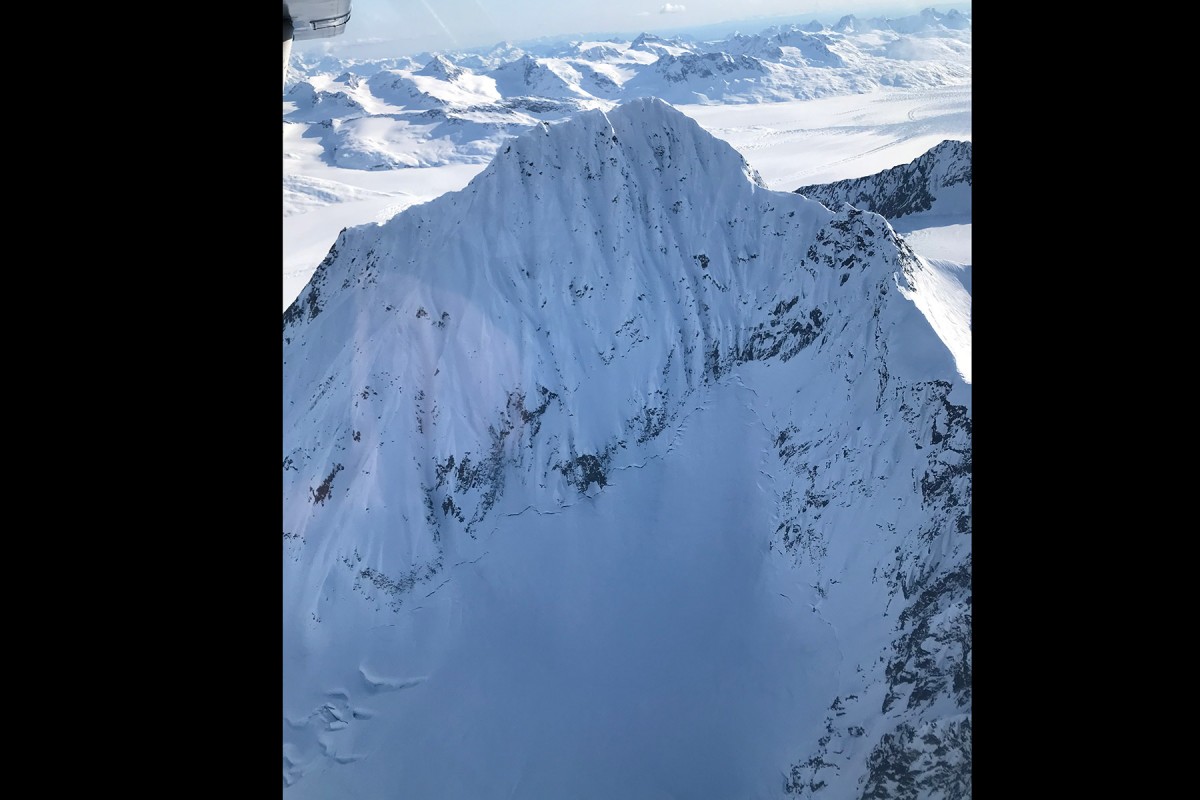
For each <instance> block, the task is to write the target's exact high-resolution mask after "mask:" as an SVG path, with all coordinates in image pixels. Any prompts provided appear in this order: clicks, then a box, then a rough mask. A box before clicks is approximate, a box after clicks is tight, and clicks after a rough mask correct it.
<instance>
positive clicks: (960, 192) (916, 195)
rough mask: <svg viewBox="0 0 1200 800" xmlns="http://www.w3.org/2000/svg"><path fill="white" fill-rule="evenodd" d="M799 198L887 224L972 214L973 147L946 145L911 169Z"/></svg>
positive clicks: (806, 189) (816, 188)
mask: <svg viewBox="0 0 1200 800" xmlns="http://www.w3.org/2000/svg"><path fill="white" fill-rule="evenodd" d="M796 193H797V194H802V195H804V196H805V197H810V198H812V199H813V200H817V201H820V202H821V203H824V204H825V205H826V206H828V207H829V208H839V207H840V206H841V204H842V203H849V204H851V205H853V206H857V207H858V208H861V209H864V210H866V211H874V212H875V213H877V214H882V215H883V216H885V217H887V218H888V219H889V220H896V219H899V218H900V217H904V216H908V215H911V214H919V213H928V214H937V215H943V216H946V215H966V216H970V214H971V143H970V142H957V141H950V140H947V141H944V142H942V143H941V144H939V145H937V146H936V147H933V148H931V149H930V150H929V151H927V152H926V153H924V154H922V155H921V156H918V157H917V158H915V159H913V161H912V162H911V163H909V164H903V165H901V166H897V167H892V168H891V169H885V170H883V171H882V172H878V173H876V174H874V175H867V176H865V177H862V178H852V179H848V180H843V181H836V182H834V183H825V184H817V185H812V186H801V187H800V188H799V189H796Z"/></svg>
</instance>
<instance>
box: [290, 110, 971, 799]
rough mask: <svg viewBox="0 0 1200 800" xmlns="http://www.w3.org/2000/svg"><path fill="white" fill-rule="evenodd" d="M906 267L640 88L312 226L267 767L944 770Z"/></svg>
mask: <svg viewBox="0 0 1200 800" xmlns="http://www.w3.org/2000/svg"><path fill="white" fill-rule="evenodd" d="M924 268H925V267H924V265H923V263H922V260H921V259H920V258H919V257H917V256H916V255H915V254H914V253H913V252H912V250H911V249H910V248H909V247H908V246H907V245H906V244H905V243H904V241H903V240H902V239H900V238H898V237H897V236H896V235H895V233H894V231H893V230H892V229H891V227H890V226H889V225H888V223H887V221H886V220H885V219H884V218H883V217H881V216H879V215H877V214H873V213H871V212H868V211H863V210H860V209H857V208H853V207H850V206H846V205H843V206H840V207H839V208H838V209H836V210H831V209H830V208H827V207H826V206H824V205H822V204H820V203H818V202H816V201H815V200H811V199H809V198H806V197H804V196H801V195H799V194H794V193H790V192H776V191H771V190H768V189H766V188H765V187H764V186H763V184H762V183H761V181H757V180H755V173H754V171H753V170H752V169H751V168H750V167H749V165H748V164H747V163H746V162H745V160H744V159H743V158H742V157H741V156H740V155H739V154H738V153H737V152H736V151H735V150H734V149H733V148H732V147H730V146H729V145H728V144H727V143H725V142H723V141H721V140H719V139H716V138H715V137H713V136H712V135H711V134H709V133H707V132H706V131H704V130H703V129H702V128H700V126H699V125H698V124H696V123H695V122H694V121H693V120H692V119H690V118H689V117H687V116H685V115H683V114H682V113H681V112H678V111H677V110H676V109H674V108H673V107H671V106H670V105H668V104H667V103H665V102H663V101H662V100H660V99H656V98H642V99H638V100H634V101H630V102H628V103H625V104H624V105H621V106H618V107H616V108H614V109H612V110H611V111H608V112H607V113H605V112H602V111H599V110H593V111H586V112H583V113H580V114H577V115H575V116H573V117H571V118H570V119H568V120H566V121H563V122H561V123H557V124H552V125H547V124H544V123H543V124H541V125H539V126H537V127H535V128H534V129H532V130H531V131H529V132H526V133H524V134H522V135H521V136H519V137H517V138H515V139H513V140H511V141H510V142H508V143H507V144H506V145H505V146H504V147H502V148H501V150H500V151H499V152H498V153H497V154H496V156H495V157H494V159H493V160H492V162H491V163H490V164H489V165H488V167H487V168H486V169H485V170H484V171H483V172H482V173H480V174H479V175H478V176H476V177H475V178H474V179H473V180H472V181H471V182H470V183H469V184H468V185H467V186H466V187H465V188H464V189H463V190H461V191H458V192H453V193H449V194H445V195H442V196H441V197H438V198H437V199H435V200H432V201H430V202H428V203H425V204H422V205H415V206H411V207H409V208H407V209H406V210H404V211H403V212H401V213H399V214H397V215H395V216H394V217H392V218H391V219H390V220H388V221H387V222H385V223H383V224H381V225H374V224H372V225H364V226H360V227H356V228H350V229H347V230H344V231H343V232H342V234H341V235H340V236H339V237H338V240H337V242H336V243H335V244H334V246H333V247H332V248H331V249H330V251H329V254H328V256H327V257H326V259H325V260H324V262H322V264H321V266H320V267H319V268H318V269H317V271H316V273H315V274H314V275H313V277H312V279H311V280H310V282H309V284H308V285H307V286H306V287H305V289H304V290H303V291H302V292H301V294H300V296H299V298H298V299H297V300H296V302H295V303H293V304H292V306H291V307H289V309H288V311H287V312H285V314H284V318H283V340H284V343H283V353H284V379H283V384H284V393H283V407H284V417H283V418H284V453H283V456H284V458H283V481H284V491H283V495H284V502H283V505H284V514H283V537H284V581H283V595H284V609H285V613H284V625H283V628H284V650H285V659H286V663H287V670H286V674H285V687H284V705H285V708H284V726H285V727H284V739H285V746H284V760H283V772H284V782H285V785H286V786H287V787H288V789H287V791H288V792H289V793H290V795H289V796H290V797H292V798H295V800H300V799H301V798H308V797H314V798H317V797H334V796H360V797H387V796H392V795H393V794H394V792H395V791H396V790H397V788H398V787H402V788H403V789H404V790H406V791H410V792H411V793H412V794H413V795H414V796H422V797H481V796H486V795H488V794H489V793H490V792H491V793H494V789H495V787H496V786H505V787H514V788H513V791H512V792H510V794H512V796H513V797H531V798H532V797H563V796H576V797H580V798H588V800H590V798H610V797H647V796H649V794H648V790H647V787H653V788H654V789H655V790H656V791H657V790H658V788H659V787H661V789H662V792H665V793H669V794H672V795H674V796H681V797H702V796H720V797H779V796H782V795H783V793H784V792H787V793H804V794H807V795H808V796H812V797H817V798H821V800H825V799H826V798H836V797H849V796H868V797H883V796H894V795H896V794H899V793H900V792H899V791H890V790H891V789H892V787H893V784H895V783H896V782H902V783H904V787H903V788H904V789H905V791H906V792H907V790H908V788H911V785H914V784H915V785H917V786H919V787H921V788H922V789H932V788H943V787H947V786H949V787H951V788H954V787H956V786H958V785H959V784H961V782H962V780H963V776H964V774H965V775H966V776H967V779H968V780H969V772H970V749H969V738H970V687H971V682H970V646H969V645H970V641H969V640H970V580H969V579H970V563H971V562H970V558H971V556H970V529H971V475H970V470H971V456H970V452H971V416H970V386H969V384H966V383H964V382H963V381H961V380H959V379H958V378H957V376H956V373H955V367H954V361H953V358H952V356H951V354H950V352H949V351H948V350H947V348H946V347H945V345H944V344H943V342H942V341H941V340H939V338H938V334H937V333H936V332H935V329H934V328H933V327H932V326H931V325H930V323H929V322H928V321H927V317H926V315H925V312H924V311H923V310H922V309H921V308H919V306H918V303H917V302H915V301H914V297H916V298H917V299H918V300H919V299H920V293H921V292H922V291H923V290H924V289H923V284H922V280H921V272H922V270H923V269H924ZM933 299H934V300H936V298H933ZM713 687H718V689H719V690H718V691H714V688H713ZM517 719H520V720H522V721H523V723H522V724H521V725H513V721H514V720H517ZM431 731H434V732H436V735H431ZM647 752H654V753H655V758H654V759H650V760H647V759H646V757H645V754H646V753H647ZM697 754H700V756H702V757H698V756H697ZM464 759H469V760H470V763H471V765H472V769H471V770H467V771H463V770H462V769H461V765H462V763H463V762H464ZM781 776H782V777H783V783H784V785H783V786H781V780H780V779H781ZM822 790H824V791H823V793H820V794H818V792H822ZM889 792H890V793H889ZM908 793H909V794H913V795H914V796H915V794H914V792H908ZM927 795H928V796H931V797H932V796H939V795H937V794H936V792H932V791H929V792H927ZM946 796H958V795H954V794H952V793H951V791H950V790H949V789H947V790H946Z"/></svg>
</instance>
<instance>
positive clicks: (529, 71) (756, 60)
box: [284, 9, 971, 170]
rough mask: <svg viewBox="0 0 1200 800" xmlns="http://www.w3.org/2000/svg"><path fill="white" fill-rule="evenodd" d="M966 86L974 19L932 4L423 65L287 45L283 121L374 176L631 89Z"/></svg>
mask: <svg viewBox="0 0 1200 800" xmlns="http://www.w3.org/2000/svg"><path fill="white" fill-rule="evenodd" d="M970 81H971V24H970V17H969V16H968V15H964V14H960V13H959V12H956V11H951V12H950V13H948V14H941V13H939V12H936V11H934V10H932V9H928V10H926V11H924V12H922V13H921V14H919V15H915V16H912V17H902V18H899V19H884V18H874V19H869V20H858V19H856V18H854V17H845V18H843V19H842V20H840V21H839V22H838V23H837V24H835V25H833V26H831V27H827V26H823V25H821V24H819V23H815V22H814V23H809V24H807V25H791V26H788V27H778V26H776V27H772V28H768V29H766V30H764V31H762V32H761V33H758V34H753V35H743V34H733V35H730V36H727V37H725V38H723V39H719V40H715V41H705V42H698V41H694V40H691V39H688V38H685V37H671V38H668V37H661V36H655V35H652V34H648V33H643V34H641V35H639V36H637V37H635V38H634V39H633V40H632V41H576V42H570V43H560V44H556V45H540V46H537V47H533V46H529V47H528V48H527V49H526V48H522V47H520V46H517V45H515V44H512V43H507V42H505V43H501V44H499V45H496V46H495V47H493V48H490V49H482V50H477V51H467V52H447V53H438V54H422V55H421V56H420V57H419V58H418V59H411V58H393V59H386V60H374V61H353V60H339V59H335V58H332V57H330V56H321V57H314V56H307V57H306V56H304V55H301V54H298V53H296V54H293V56H292V67H291V69H290V70H289V78H288V81H287V82H286V87H287V88H286V91H285V94H284V101H285V103H286V105H285V112H284V121H285V122H287V123H290V124H296V125H303V126H305V127H306V129H307V130H306V133H305V136H308V137H311V138H315V139H317V140H318V141H320V142H321V143H322V145H323V148H324V152H325V158H326V159H327V160H328V161H329V163H330V164H333V165H336V166H339V167H344V168H349V169H365V170H382V169H397V168H403V167H410V166H434V165H440V164H447V163H486V162H487V160H488V159H490V158H491V157H492V156H493V155H494V154H495V152H496V150H497V149H498V148H499V147H500V146H501V144H502V143H503V142H504V141H506V140H508V139H510V138H511V137H512V136H514V135H516V134H518V133H520V132H522V131H525V130H529V129H531V128H532V127H534V126H535V125H537V124H538V123H541V122H548V123H554V122H559V121H561V120H563V119H566V118H567V117H569V116H571V115H572V114H575V113H576V112H578V111H583V110H588V109H603V110H606V109H610V108H613V107H614V106H615V105H616V104H617V103H620V102H623V101H625V100H628V99H632V98H637V97H658V98H660V99H663V100H666V101H667V102H669V103H672V104H688V103H759V102H774V101H783V100H795V99H812V98H817V97H828V96H832V95H841V94H853V93H861V92H868V91H872V90H875V89H878V88H880V87H901V88H908V89H920V88H929V87H935V86H945V85H966V84H969V83H970ZM438 142H444V145H439V144H438Z"/></svg>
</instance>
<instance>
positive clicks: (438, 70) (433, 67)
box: [414, 55, 466, 81]
mask: <svg viewBox="0 0 1200 800" xmlns="http://www.w3.org/2000/svg"><path fill="white" fill-rule="evenodd" d="M465 72H466V70H464V69H463V68H462V67H459V66H457V65H456V64H455V63H454V62H453V61H451V60H450V59H448V58H446V57H445V56H443V55H436V56H434V57H433V58H432V59H430V61H429V63H428V64H426V65H425V66H424V67H422V68H421V69H420V70H418V71H417V72H415V73H414V74H415V75H426V76H429V77H431V78H438V79H440V80H444V81H453V80H454V79H455V78H457V77H459V76H460V75H463V74H464V73H465Z"/></svg>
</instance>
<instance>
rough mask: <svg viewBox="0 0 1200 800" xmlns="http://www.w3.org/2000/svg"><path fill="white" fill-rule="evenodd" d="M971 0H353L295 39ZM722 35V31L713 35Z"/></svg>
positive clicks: (375, 46)
mask: <svg viewBox="0 0 1200 800" xmlns="http://www.w3.org/2000/svg"><path fill="white" fill-rule="evenodd" d="M970 7H971V5H970V2H950V3H947V4H938V3H936V2H930V1H929V0H912V2H908V1H907V0H893V1H892V2H888V0H675V1H674V2H661V0H660V1H657V2H656V1H655V0H601V1H600V2H596V1H595V0H590V1H589V2H578V1H576V2H572V0H352V4H351V14H350V23H349V24H348V25H347V27H346V32H345V33H344V34H342V35H341V36H338V37H334V38H331V39H322V40H316V41H311V42H297V43H296V47H297V48H298V49H299V48H302V49H303V50H305V51H311V50H321V49H327V50H330V51H331V52H334V53H336V54H338V55H342V56H345V57H362V58H382V57H388V56H393V55H408V54H414V53H417V52H420V51H424V50H430V51H436V50H457V49H469V48H475V47H483V46H488V45H493V44H496V43H497V42H501V41H512V42H516V41H522V40H528V39H534V38H538V37H543V36H553V37H557V36H569V37H571V38H574V34H587V33H603V34H614V33H639V32H641V31H650V32H658V31H666V30H672V29H680V28H687V27H691V26H700V25H708V24H713V23H721V22H737V23H742V22H747V21H753V20H754V19H755V18H759V19H762V20H763V24H762V25H761V26H760V27H755V25H754V24H736V25H731V27H730V30H729V31H728V32H733V30H734V29H737V30H740V31H741V32H742V33H757V32H758V31H759V30H761V28H762V27H766V26H768V25H771V24H775V23H776V22H777V21H778V20H777V18H778V17H799V18H801V19H800V20H798V21H804V22H807V21H808V20H811V19H818V20H821V21H822V22H833V21H836V20H837V19H838V18H839V17H841V16H843V15H845V14H855V15H857V16H893V17H894V16H904V15H907V14H916V13H918V12H919V11H920V10H921V9H923V8H936V9H937V10H938V11H940V12H942V13H945V12H947V11H949V10H950V9H951V8H958V9H960V10H963V11H965V10H969V9H970ZM721 35H724V32H722V33H721V34H718V36H721Z"/></svg>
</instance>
